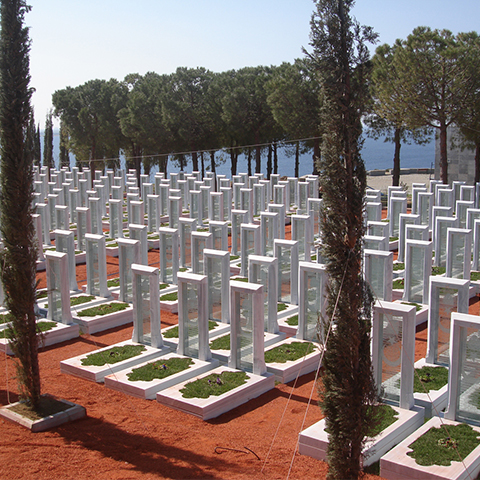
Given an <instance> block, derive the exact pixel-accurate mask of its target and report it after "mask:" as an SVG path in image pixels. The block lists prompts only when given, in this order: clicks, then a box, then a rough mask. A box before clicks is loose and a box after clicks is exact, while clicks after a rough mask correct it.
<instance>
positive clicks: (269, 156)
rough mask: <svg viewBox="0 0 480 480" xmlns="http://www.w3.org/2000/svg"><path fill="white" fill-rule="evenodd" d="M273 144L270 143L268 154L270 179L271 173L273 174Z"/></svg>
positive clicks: (268, 175)
mask: <svg viewBox="0 0 480 480" xmlns="http://www.w3.org/2000/svg"><path fill="white" fill-rule="evenodd" d="M272 154H273V151H272V144H271V143H270V144H269V145H268V155H267V178H268V179H269V180H270V175H271V174H272Z"/></svg>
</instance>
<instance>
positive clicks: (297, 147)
mask: <svg viewBox="0 0 480 480" xmlns="http://www.w3.org/2000/svg"><path fill="white" fill-rule="evenodd" d="M299 171H300V142H295V177H297V178H298V177H299V176H300V175H299Z"/></svg>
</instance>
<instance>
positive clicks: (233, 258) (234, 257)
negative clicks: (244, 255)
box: [230, 255, 240, 261]
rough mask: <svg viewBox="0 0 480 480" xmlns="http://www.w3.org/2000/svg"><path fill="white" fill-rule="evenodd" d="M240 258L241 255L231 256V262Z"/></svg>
mask: <svg viewBox="0 0 480 480" xmlns="http://www.w3.org/2000/svg"><path fill="white" fill-rule="evenodd" d="M239 258H240V255H230V261H231V260H238V259H239Z"/></svg>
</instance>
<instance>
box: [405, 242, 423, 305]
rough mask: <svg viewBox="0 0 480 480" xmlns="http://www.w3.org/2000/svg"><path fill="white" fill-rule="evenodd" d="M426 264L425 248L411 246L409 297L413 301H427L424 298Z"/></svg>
mask: <svg viewBox="0 0 480 480" xmlns="http://www.w3.org/2000/svg"><path fill="white" fill-rule="evenodd" d="M424 266H425V249H424V248H419V247H414V246H412V247H410V265H409V266H408V275H410V291H409V292H408V298H409V299H410V301H411V302H416V303H425V302H424V300H423V281H424Z"/></svg>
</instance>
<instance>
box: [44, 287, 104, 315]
mask: <svg viewBox="0 0 480 480" xmlns="http://www.w3.org/2000/svg"><path fill="white" fill-rule="evenodd" d="M85 290H86V285H83V286H82V287H81V291H80V293H79V292H77V293H75V294H73V295H72V294H71V295H70V300H71V299H72V298H77V297H86V296H90V295H87V294H86V293H84V292H85ZM81 292H83V293H81ZM111 301H112V297H109V298H105V297H95V298H94V299H93V300H91V301H90V302H87V303H82V304H80V305H75V306H73V307H70V310H71V312H72V315H73V316H75V312H78V311H80V310H85V309H86V308H90V307H94V306H96V305H100V304H101V303H108V302H111ZM37 305H38V311H39V313H40V315H43V316H45V317H46V316H47V314H48V308H47V305H48V297H44V298H41V299H40V300H39V301H38V303H37Z"/></svg>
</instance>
